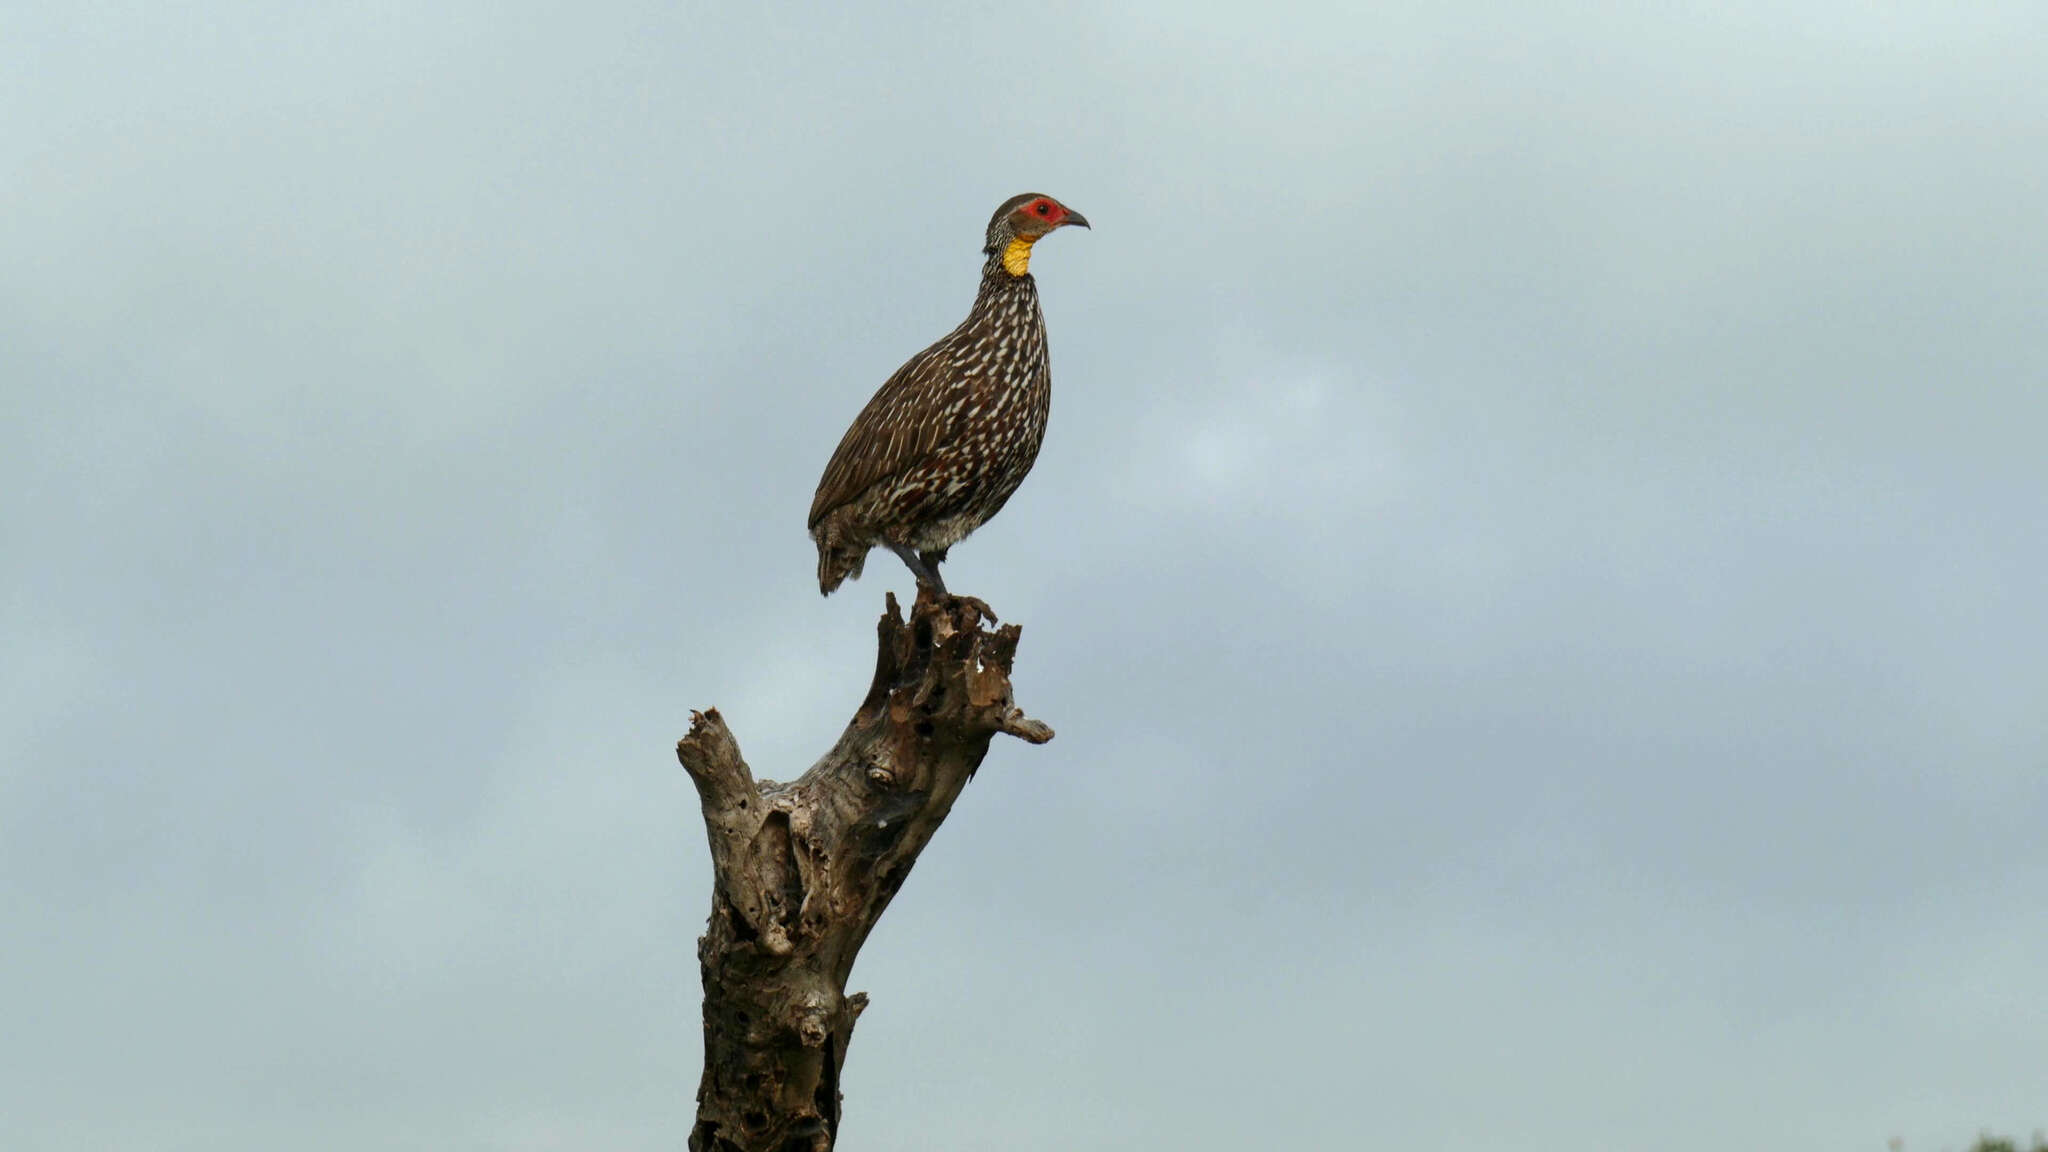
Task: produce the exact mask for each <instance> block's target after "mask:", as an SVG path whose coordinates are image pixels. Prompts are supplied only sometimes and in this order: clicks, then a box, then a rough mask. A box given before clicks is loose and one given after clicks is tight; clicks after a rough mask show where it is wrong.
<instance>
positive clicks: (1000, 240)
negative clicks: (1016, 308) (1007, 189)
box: [982, 192, 1088, 276]
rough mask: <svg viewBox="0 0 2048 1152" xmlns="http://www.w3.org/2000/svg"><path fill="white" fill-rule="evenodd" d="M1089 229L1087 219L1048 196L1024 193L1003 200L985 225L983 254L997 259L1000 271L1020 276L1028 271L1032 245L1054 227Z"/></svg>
mask: <svg viewBox="0 0 2048 1152" xmlns="http://www.w3.org/2000/svg"><path fill="white" fill-rule="evenodd" d="M1069 224H1078V225H1080V226H1081V227H1083V228H1086V227H1088V218H1087V217H1086V216H1083V215H1081V214H1080V213H1079V212H1076V211H1074V210H1073V209H1072V208H1069V207H1067V206H1066V205H1065V204H1062V203H1060V202H1059V201H1057V200H1055V199H1053V198H1052V197H1050V196H1042V195H1040V194H1038V193H1036V192H1026V193H1024V194H1023V195H1022V196H1012V197H1010V198H1009V199H1008V200H1005V201H1003V206H1002V207H1001V208H998V209H996V214H995V216H993V217H992V218H990V220H989V222H988V244H987V245H986V246H984V247H983V248H982V251H983V252H984V253H986V254H988V255H990V256H1000V257H1002V261H1003V270H1004V271H1006V272H1008V273H1009V274H1010V275H1012V276H1022V275H1024V274H1025V273H1026V272H1028V271H1030V270H1031V246H1032V245H1033V244H1036V243H1038V241H1039V240H1040V239H1041V238H1042V237H1044V236H1045V234H1046V233H1048V232H1051V231H1052V230H1053V229H1055V228H1064V227H1066V226H1067V225H1069Z"/></svg>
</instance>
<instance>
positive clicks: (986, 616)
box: [946, 596, 998, 624]
mask: <svg viewBox="0 0 2048 1152" xmlns="http://www.w3.org/2000/svg"><path fill="white" fill-rule="evenodd" d="M946 599H947V601H948V602H950V603H953V604H963V605H965V606H967V607H969V608H972V609H973V610H974V611H976V612H978V613H980V614H981V618H982V619H983V620H986V621H988V622H989V623H990V624H995V623H998V621H997V620H996V612H995V609H993V608H990V607H989V606H988V601H986V600H983V599H982V598H981V597H979V596H948V597H946Z"/></svg>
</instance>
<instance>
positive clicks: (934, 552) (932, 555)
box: [920, 548, 996, 624]
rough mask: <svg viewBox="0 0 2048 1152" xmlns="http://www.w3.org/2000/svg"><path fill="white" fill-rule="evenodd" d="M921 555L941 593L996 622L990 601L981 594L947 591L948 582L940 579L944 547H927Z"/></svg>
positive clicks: (944, 552) (944, 555) (944, 553)
mask: <svg viewBox="0 0 2048 1152" xmlns="http://www.w3.org/2000/svg"><path fill="white" fill-rule="evenodd" d="M920 557H921V558H922V559H923V560H924V564H925V567H927V568H929V569H931V570H932V580H933V582H934V583H935V584H936V585H937V588H938V593H939V595H941V596H947V597H951V598H952V599H954V600H958V601H960V602H961V603H962V604H965V605H967V606H968V607H970V608H972V609H974V610H975V611H976V612H979V613H981V615H982V618H983V619H984V620H987V621H988V622H989V623H991V624H993V623H995V622H996V614H995V613H994V612H992V611H990V610H989V606H988V601H986V600H983V599H982V598H981V597H979V596H954V595H953V594H952V593H950V592H948V591H946V582H945V581H943V580H940V579H939V562H940V561H941V560H944V559H945V558H946V550H945V549H944V548H927V549H925V550H924V551H923V552H922V553H920Z"/></svg>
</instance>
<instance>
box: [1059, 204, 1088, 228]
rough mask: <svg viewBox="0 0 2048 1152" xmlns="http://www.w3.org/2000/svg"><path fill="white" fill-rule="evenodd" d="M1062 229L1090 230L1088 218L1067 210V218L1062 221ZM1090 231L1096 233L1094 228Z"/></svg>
mask: <svg viewBox="0 0 2048 1152" xmlns="http://www.w3.org/2000/svg"><path fill="white" fill-rule="evenodd" d="M1060 227H1062V228H1067V227H1075V228H1088V218H1087V217H1086V216H1083V215H1081V214H1080V213H1079V212H1076V211H1074V210H1073V209H1072V208H1069V209H1067V218H1066V219H1064V220H1062V221H1060ZM1088 230H1089V231H1090V232H1093V231H1095V229H1093V228H1088Z"/></svg>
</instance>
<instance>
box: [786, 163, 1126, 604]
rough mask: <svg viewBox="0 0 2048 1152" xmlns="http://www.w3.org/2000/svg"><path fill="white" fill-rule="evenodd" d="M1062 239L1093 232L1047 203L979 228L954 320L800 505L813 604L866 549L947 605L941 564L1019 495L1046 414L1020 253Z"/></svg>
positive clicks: (1042, 368)
mask: <svg viewBox="0 0 2048 1152" xmlns="http://www.w3.org/2000/svg"><path fill="white" fill-rule="evenodd" d="M1068 227H1076V228H1089V230H1090V231H1093V229H1092V228H1090V226H1089V223H1088V220H1087V218H1086V217H1084V216H1082V215H1081V214H1080V213H1079V212H1076V211H1074V210H1073V209H1071V208H1069V207H1067V206H1066V205H1064V204H1062V203H1060V202H1059V201H1058V200H1055V199H1053V198H1052V197H1050V196H1046V195H1043V194H1040V193H1037V192H1026V193H1024V194H1023V195H1020V196H1012V197H1010V198H1009V199H1008V200H1005V201H1003V203H1002V206H1001V207H999V208H997V209H996V212H995V215H994V216H992V217H990V219H989V222H988V232H987V235H986V243H985V244H984V245H983V247H982V255H983V256H984V257H986V260H985V262H984V263H983V264H982V268H981V286H980V288H979V289H978V290H977V291H976V292H975V295H974V306H973V307H972V308H970V309H969V310H968V313H967V319H965V320H963V321H961V322H960V326H959V327H958V328H955V329H953V330H952V331H951V332H949V333H947V334H946V335H945V336H943V337H941V338H940V339H939V340H938V342H937V343H934V344H933V345H932V346H931V347H929V348H926V349H925V350H924V351H922V352H919V353H918V354H917V355H915V356H912V357H911V358H910V359H909V360H908V361H905V362H904V364H903V366H902V367H901V368H898V369H897V370H896V372H895V374H894V375H892V376H890V377H889V379H888V380H886V381H884V382H883V384H882V386H881V388H880V389H878V390H877V391H876V392H875V394H874V396H873V398H871V399H870V400H869V401H868V403H867V407H865V408H863V409H861V412H860V415H859V416H856V417H854V421H853V424H852V426H850V427H849V428H847V430H846V435H845V436H844V437H842V438H841V439H840V441H839V448H838V450H837V451H835V452H833V453H832V459H831V462H830V463H828V464H826V465H825V474H824V476H822V477H821V478H820V479H819V480H818V491H817V495H816V496H814V497H813V498H812V500H811V518H810V531H811V539H812V540H813V541H815V542H816V543H817V545H818V591H819V593H820V594H821V595H826V596H829V595H831V594H832V591H833V590H834V589H836V588H838V587H839V586H840V584H842V583H843V582H845V581H846V580H847V579H849V578H853V579H858V578H859V577H860V574H861V569H862V568H863V567H864V566H865V565H866V563H867V555H868V551H869V550H870V549H871V548H873V547H874V546H876V545H877V544H879V545H881V546H883V547H885V548H887V549H889V550H890V551H891V552H894V553H896V555H897V556H899V557H901V558H902V560H903V563H904V564H905V565H907V566H908V567H909V568H910V572H911V575H912V576H914V577H915V578H916V580H917V584H918V588H919V590H920V591H925V590H929V591H930V592H932V593H933V594H934V595H936V596H939V597H945V596H947V595H948V593H947V591H946V582H945V581H944V580H943V579H941V578H940V576H939V564H940V563H941V562H942V561H944V560H945V559H946V553H947V551H948V550H949V549H951V548H952V547H953V546H954V545H955V544H958V543H960V541H962V540H964V539H966V538H967V535H968V533H970V532H973V531H974V530H975V529H976V528H979V527H981V526H982V525H983V524H985V523H987V522H988V520H989V518H990V517H992V516H994V515H995V514H996V513H997V512H998V511H1000V510H1001V509H1002V507H1003V504H1004V503H1005V502H1007V501H1008V500H1009V499H1010V496H1011V495H1012V494H1013V493H1015V492H1016V491H1017V487H1018V485H1020V484H1022V483H1023V482H1024V477H1025V474H1026V473H1028V472H1030V471H1031V465H1032V464H1033V463H1034V462H1036V461H1037V459H1038V449H1039V446H1040V445H1042V444H1043V443H1044V442H1045V426H1046V419H1047V416H1048V415H1049V413H1050V411H1051V405H1052V373H1051V368H1050V365H1049V363H1048V361H1047V358H1046V345H1045V315H1044V313H1042V312H1041V311H1039V307H1038V285H1037V283H1036V282H1035V281H1034V280H1033V279H1032V278H1031V271H1030V268H1031V248H1032V245H1034V244H1036V243H1038V241H1040V240H1042V239H1044V238H1045V237H1046V236H1048V235H1050V234H1052V233H1053V232H1055V231H1057V230H1058V229H1061V228H1068Z"/></svg>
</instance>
